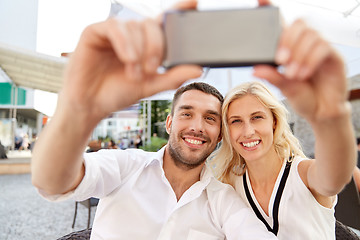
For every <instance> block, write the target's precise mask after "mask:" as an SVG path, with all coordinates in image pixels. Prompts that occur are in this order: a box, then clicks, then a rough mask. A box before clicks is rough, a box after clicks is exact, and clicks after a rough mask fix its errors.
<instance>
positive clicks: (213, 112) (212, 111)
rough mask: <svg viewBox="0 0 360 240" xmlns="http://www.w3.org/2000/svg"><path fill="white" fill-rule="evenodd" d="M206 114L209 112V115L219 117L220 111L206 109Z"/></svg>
mask: <svg viewBox="0 0 360 240" xmlns="http://www.w3.org/2000/svg"><path fill="white" fill-rule="evenodd" d="M206 112H207V113H208V114H211V115H215V116H217V117H220V113H219V112H217V111H214V110H207V111H206Z"/></svg>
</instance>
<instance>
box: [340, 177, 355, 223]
mask: <svg viewBox="0 0 360 240" xmlns="http://www.w3.org/2000/svg"><path fill="white" fill-rule="evenodd" d="M335 218H336V220H338V221H340V222H342V223H343V224H345V225H346V226H349V227H352V228H355V229H358V230H360V197H359V191H358V188H357V186H356V183H355V181H354V178H352V179H351V182H350V183H349V184H348V185H346V186H345V188H344V189H343V190H342V191H341V192H340V193H339V194H338V203H337V204H336V206H335Z"/></svg>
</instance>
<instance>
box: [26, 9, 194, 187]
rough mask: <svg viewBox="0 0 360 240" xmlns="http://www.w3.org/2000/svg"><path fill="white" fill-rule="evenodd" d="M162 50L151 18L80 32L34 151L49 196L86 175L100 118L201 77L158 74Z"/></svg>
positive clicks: (35, 172) (184, 69)
mask: <svg viewBox="0 0 360 240" xmlns="http://www.w3.org/2000/svg"><path fill="white" fill-rule="evenodd" d="M189 4H190V5H191V4H193V3H189ZM195 4H196V2H195ZM183 5H185V7H186V3H185V4H184V3H183ZM190 7H191V6H190ZM163 50H164V43H163V33H162V30H161V25H160V23H159V22H157V21H155V20H151V19H148V20H145V21H142V22H135V21H131V22H122V21H120V20H117V19H109V20H107V21H105V22H101V23H97V24H94V25H91V26H89V27H87V28H86V29H85V30H84V32H83V33H82V35H81V38H80V40H79V43H78V46H77V48H76V50H75V51H74V53H73V54H72V55H71V57H70V60H69V63H68V65H67V67H66V70H65V73H64V86H63V89H62V91H61V93H60V94H59V99H58V105H57V108H56V111H55V114H54V116H53V117H52V119H51V121H50V122H49V123H48V124H47V125H46V127H45V128H44V130H43V131H42V133H41V134H40V136H39V138H38V140H37V143H36V146H35V148H34V152H33V159H32V182H33V184H34V185H35V186H36V187H38V188H39V189H41V190H43V191H45V192H47V193H48V194H61V193H65V192H68V191H70V190H72V189H74V188H76V186H77V185H78V184H79V183H80V181H81V180H82V178H83V176H84V164H83V159H82V154H83V151H84V149H85V147H86V145H87V142H88V139H89V137H90V135H91V132H92V131H93V129H94V127H96V125H97V124H98V122H99V121H100V120H101V119H103V118H104V117H106V116H108V115H109V114H110V113H112V112H114V111H118V110H120V109H123V108H125V107H127V106H130V105H131V104H134V103H136V102H137V101H139V100H140V99H141V98H144V97H148V96H151V95H153V94H155V93H157V92H160V91H163V90H168V89H174V88H177V87H179V86H180V85H181V84H182V83H184V82H185V81H186V80H188V79H191V78H197V77H199V76H200V75H201V68H200V67H198V66H179V67H176V68H173V69H171V70H169V71H167V72H165V73H163V74H158V73H157V68H158V66H159V65H160V64H161V61H162V58H163Z"/></svg>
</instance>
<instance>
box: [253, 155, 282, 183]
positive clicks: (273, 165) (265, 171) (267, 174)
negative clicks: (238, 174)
mask: <svg viewBox="0 0 360 240" xmlns="http://www.w3.org/2000/svg"><path fill="white" fill-rule="evenodd" d="M282 163H283V159H280V157H279V156H278V154H277V153H276V152H275V150H273V151H270V152H269V154H267V155H266V156H264V157H263V158H261V159H258V160H255V161H251V162H246V167H247V171H248V175H249V179H250V182H251V185H252V187H253V189H254V188H258V187H260V188H262V189H263V188H268V187H270V186H271V189H272V188H273V186H274V184H275V182H276V179H277V176H278V175H279V172H280V170H281V167H282Z"/></svg>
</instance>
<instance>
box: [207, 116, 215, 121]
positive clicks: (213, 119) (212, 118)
mask: <svg viewBox="0 0 360 240" xmlns="http://www.w3.org/2000/svg"><path fill="white" fill-rule="evenodd" d="M206 120H209V121H215V120H216V119H215V118H214V117H206Z"/></svg>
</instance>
